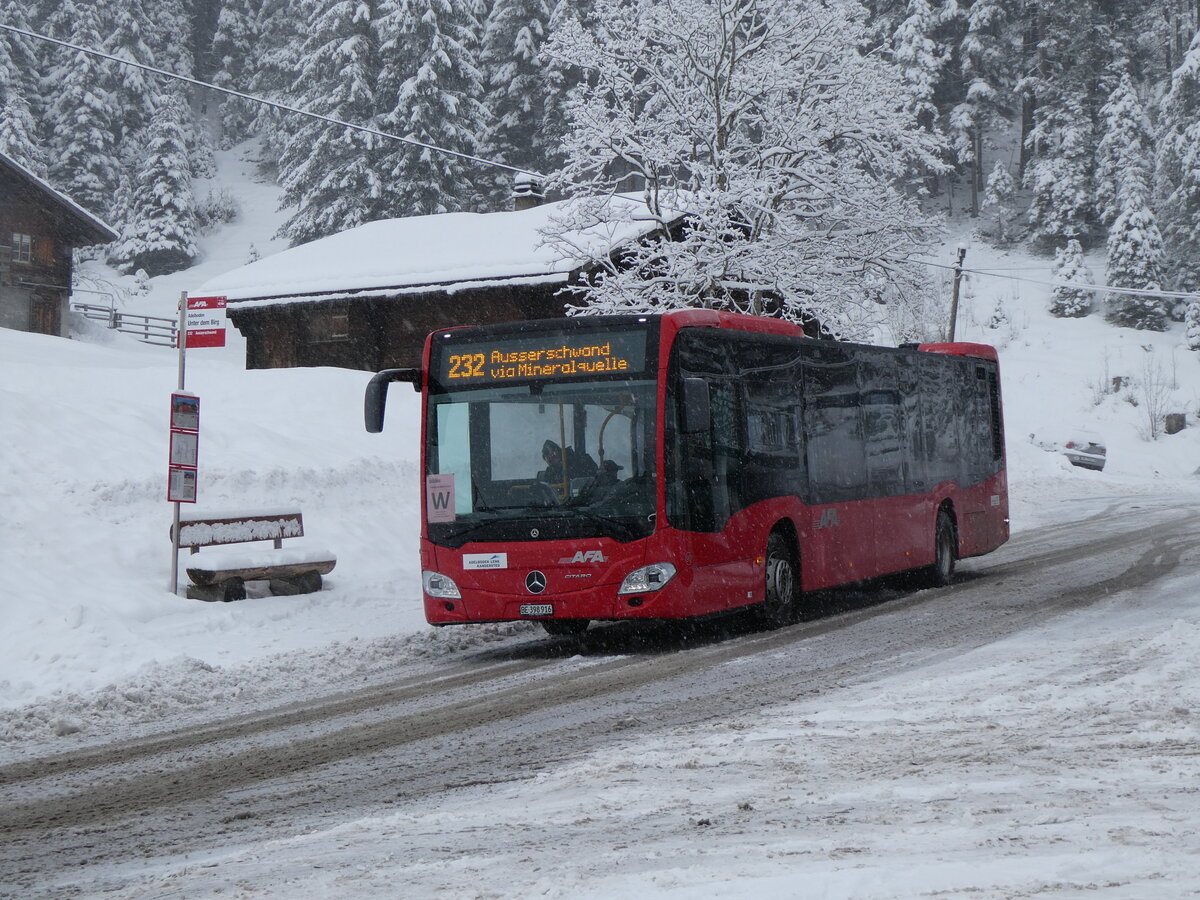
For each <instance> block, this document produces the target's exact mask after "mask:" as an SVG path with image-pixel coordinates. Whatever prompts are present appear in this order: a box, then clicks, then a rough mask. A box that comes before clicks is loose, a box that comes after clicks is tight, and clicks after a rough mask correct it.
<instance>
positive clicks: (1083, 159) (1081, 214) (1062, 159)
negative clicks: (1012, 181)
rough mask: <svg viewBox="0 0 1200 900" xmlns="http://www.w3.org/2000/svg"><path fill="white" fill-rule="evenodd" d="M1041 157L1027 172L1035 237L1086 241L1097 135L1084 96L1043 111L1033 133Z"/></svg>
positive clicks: (1031, 137) (1032, 145) (1044, 240)
mask: <svg viewBox="0 0 1200 900" xmlns="http://www.w3.org/2000/svg"><path fill="white" fill-rule="evenodd" d="M1029 146H1030V149H1032V150H1033V152H1034V153H1035V159H1034V162H1033V164H1032V165H1031V166H1030V167H1029V169H1028V171H1027V172H1026V174H1025V184H1026V187H1028V188H1029V189H1030V191H1031V192H1032V195H1033V196H1032V199H1031V201H1030V204H1029V218H1028V222H1029V228H1030V232H1031V236H1032V237H1033V238H1034V239H1035V240H1037V241H1040V242H1042V243H1060V242H1061V241H1063V240H1070V239H1072V238H1084V237H1086V236H1087V235H1088V233H1089V231H1090V224H1089V213H1090V211H1091V200H1092V164H1093V159H1094V134H1093V129H1092V122H1091V119H1090V117H1089V116H1088V113H1087V110H1086V108H1085V106H1084V102H1083V98H1081V97H1062V98H1060V101H1059V105H1058V106H1055V107H1048V108H1046V107H1043V108H1039V110H1038V122H1037V124H1036V125H1035V126H1034V128H1033V130H1032V131H1031V132H1030V134H1029Z"/></svg>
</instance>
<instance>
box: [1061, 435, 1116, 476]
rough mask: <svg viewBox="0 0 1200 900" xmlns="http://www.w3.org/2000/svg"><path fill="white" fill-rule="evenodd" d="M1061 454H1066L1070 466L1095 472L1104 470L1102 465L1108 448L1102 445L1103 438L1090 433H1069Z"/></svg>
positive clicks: (1106, 457) (1106, 456)
mask: <svg viewBox="0 0 1200 900" xmlns="http://www.w3.org/2000/svg"><path fill="white" fill-rule="evenodd" d="M1062 452H1063V453H1065V454H1066V457H1067V459H1068V460H1070V462H1071V465H1073V466H1079V467H1080V468H1083V469H1095V470H1096V471H1097V472H1100V471H1102V470H1103V469H1104V463H1105V461H1106V460H1107V459H1108V448H1107V447H1106V446H1105V445H1104V438H1102V437H1100V435H1098V434H1095V433H1093V432H1090V431H1078V430H1076V431H1072V432H1070V433H1069V435H1068V437H1067V440H1066V441H1065V442H1064V443H1063V445H1062Z"/></svg>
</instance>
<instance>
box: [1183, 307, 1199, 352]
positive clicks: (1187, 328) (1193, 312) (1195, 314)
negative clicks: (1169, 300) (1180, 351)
mask: <svg viewBox="0 0 1200 900" xmlns="http://www.w3.org/2000/svg"><path fill="white" fill-rule="evenodd" d="M1183 342H1184V344H1185V345H1186V346H1187V348H1188V349H1189V350H1200V300H1192V301H1190V302H1189V303H1188V305H1187V312H1186V313H1184V315H1183Z"/></svg>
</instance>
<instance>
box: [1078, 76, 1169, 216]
mask: <svg viewBox="0 0 1200 900" xmlns="http://www.w3.org/2000/svg"><path fill="white" fill-rule="evenodd" d="M1100 116H1101V127H1102V129H1103V134H1102V137H1101V138H1100V143H1099V144H1098V145H1097V146H1096V189H1095V196H1094V198H1093V204H1094V207H1095V211H1096V217H1097V218H1098V219H1099V220H1100V221H1101V222H1102V223H1103V224H1104V225H1111V224H1112V223H1113V222H1114V221H1115V220H1116V218H1117V216H1118V215H1120V213H1121V204H1120V202H1119V200H1118V196H1117V195H1118V192H1119V191H1118V189H1119V186H1120V183H1121V180H1122V179H1123V177H1124V173H1125V172H1126V171H1127V170H1128V169H1129V167H1130V166H1137V167H1138V168H1139V169H1141V170H1143V171H1147V170H1148V167H1149V165H1150V160H1151V158H1152V156H1153V148H1154V138H1153V136H1152V135H1151V131H1150V120H1149V119H1148V118H1147V116H1146V111H1145V108H1144V107H1143V106H1142V101H1141V100H1140V99H1139V98H1138V95H1137V90H1136V89H1135V88H1134V86H1133V79H1131V78H1130V77H1129V73H1128V72H1124V73H1123V74H1122V75H1121V79H1120V81H1118V82H1117V86H1116V88H1114V89H1113V92H1112V94H1110V95H1109V98H1108V102H1107V103H1106V104H1104V108H1103V109H1102V110H1101V111H1100Z"/></svg>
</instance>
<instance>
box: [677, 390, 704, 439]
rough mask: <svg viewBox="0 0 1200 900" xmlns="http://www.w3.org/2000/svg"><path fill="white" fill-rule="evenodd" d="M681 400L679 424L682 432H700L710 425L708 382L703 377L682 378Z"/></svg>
mask: <svg viewBox="0 0 1200 900" xmlns="http://www.w3.org/2000/svg"><path fill="white" fill-rule="evenodd" d="M680 399H681V400H682V401H683V410H682V413H683V415H682V416H681V417H680V418H681V420H682V421H681V422H680V424H681V426H682V429H683V433H684V434H701V433H703V432H706V431H708V430H709V428H710V427H711V425H712V413H711V412H710V411H709V408H708V382H707V381H705V380H704V379H703V378H684V379H683V390H682V392H681V393H680Z"/></svg>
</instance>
